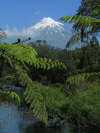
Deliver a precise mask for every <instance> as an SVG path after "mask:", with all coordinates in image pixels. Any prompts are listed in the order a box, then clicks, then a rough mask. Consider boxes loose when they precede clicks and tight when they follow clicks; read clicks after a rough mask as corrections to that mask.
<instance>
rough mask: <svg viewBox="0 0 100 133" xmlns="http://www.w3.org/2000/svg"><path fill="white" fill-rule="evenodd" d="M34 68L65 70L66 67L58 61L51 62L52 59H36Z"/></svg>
mask: <svg viewBox="0 0 100 133" xmlns="http://www.w3.org/2000/svg"><path fill="white" fill-rule="evenodd" d="M35 66H36V68H41V69H46V70H50V69H54V68H57V69H65V70H66V69H67V68H66V65H65V64H64V63H62V62H60V61H58V60H52V59H47V58H38V59H37V63H35Z"/></svg>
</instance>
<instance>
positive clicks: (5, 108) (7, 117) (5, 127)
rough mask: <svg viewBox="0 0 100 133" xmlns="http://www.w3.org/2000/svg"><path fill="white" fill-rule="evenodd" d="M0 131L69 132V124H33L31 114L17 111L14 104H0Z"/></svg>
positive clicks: (0, 132)
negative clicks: (48, 126) (42, 125)
mask: <svg viewBox="0 0 100 133" xmlns="http://www.w3.org/2000/svg"><path fill="white" fill-rule="evenodd" d="M0 133H71V129H70V128H69V124H68V123H67V124H65V125H64V126H63V127H59V128H58V127H57V128H44V127H41V126H39V125H38V124H33V119H32V116H31V114H27V113H26V112H24V111H19V110H18V108H17V106H16V105H13V104H4V103H1V104H0Z"/></svg>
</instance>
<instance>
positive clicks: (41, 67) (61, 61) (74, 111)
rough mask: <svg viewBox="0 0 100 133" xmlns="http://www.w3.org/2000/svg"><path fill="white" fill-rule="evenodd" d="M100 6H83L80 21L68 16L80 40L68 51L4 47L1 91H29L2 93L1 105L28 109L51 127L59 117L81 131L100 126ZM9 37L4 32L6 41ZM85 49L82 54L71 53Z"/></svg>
mask: <svg viewBox="0 0 100 133" xmlns="http://www.w3.org/2000/svg"><path fill="white" fill-rule="evenodd" d="M99 8H100V5H99V0H95V2H94V4H93V0H82V3H81V6H80V7H79V10H78V12H77V14H76V15H74V16H64V17H61V18H60V19H61V20H63V21H64V22H69V23H74V25H73V30H74V34H73V35H72V37H71V38H70V40H69V41H68V42H67V44H66V46H67V48H65V49H60V48H55V47H52V46H49V45H48V44H47V43H46V41H44V44H41V41H42V40H41V41H38V43H39V44H37V42H36V43H31V44H30V45H26V44H0V86H1V88H2V86H4V85H10V86H12V85H14V86H20V87H22V88H23V91H12V90H3V89H2V90H1V91H0V99H1V100H4V99H6V100H7V101H8V100H10V101H11V100H12V101H15V102H17V103H18V104H21V105H23V103H24V105H26V106H27V107H28V108H30V109H31V110H32V112H33V115H34V116H35V117H36V118H37V119H38V120H40V121H42V122H44V123H45V124H47V123H48V115H49V113H50V112H55V113H57V114H59V115H61V116H64V117H65V118H68V119H69V120H71V121H74V122H75V123H76V124H77V125H78V127H81V126H89V125H92V126H96V127H98V128H99V125H100V44H99V40H98V35H100V33H99V31H100V10H99ZM4 37H5V33H4V32H3V31H1V33H0V38H4ZM78 42H81V43H82V47H81V48H76V49H72V50H71V49H69V47H71V46H72V45H73V44H76V43H77V45H78Z"/></svg>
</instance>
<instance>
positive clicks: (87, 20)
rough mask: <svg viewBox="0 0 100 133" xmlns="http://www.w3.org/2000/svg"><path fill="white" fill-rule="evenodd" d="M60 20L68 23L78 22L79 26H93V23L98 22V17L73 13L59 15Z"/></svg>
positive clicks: (99, 21)
mask: <svg viewBox="0 0 100 133" xmlns="http://www.w3.org/2000/svg"><path fill="white" fill-rule="evenodd" d="M60 20H62V21H64V22H68V23H79V24H81V27H84V26H86V27H88V26H93V24H94V23H97V24H98V23H100V20H99V19H96V18H93V17H89V16H81V15H74V16H64V17H61V18H60Z"/></svg>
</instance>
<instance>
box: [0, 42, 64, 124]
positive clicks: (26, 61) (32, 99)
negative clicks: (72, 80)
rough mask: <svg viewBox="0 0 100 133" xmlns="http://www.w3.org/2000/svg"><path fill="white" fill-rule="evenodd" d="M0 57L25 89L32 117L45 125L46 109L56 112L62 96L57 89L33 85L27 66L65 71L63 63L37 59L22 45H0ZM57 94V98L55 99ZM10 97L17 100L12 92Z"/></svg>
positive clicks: (28, 47) (31, 50)
mask: <svg viewBox="0 0 100 133" xmlns="http://www.w3.org/2000/svg"><path fill="white" fill-rule="evenodd" d="M0 56H1V57H3V59H4V60H6V61H7V62H8V64H10V66H11V68H12V69H13V71H14V72H15V73H16V78H17V79H18V80H19V83H20V84H21V85H22V86H23V87H24V88H25V92H24V96H25V101H26V103H28V104H30V108H31V109H32V112H33V114H34V116H35V117H36V118H38V119H39V120H40V121H42V122H44V123H45V124H47V121H48V109H51V110H58V109H59V108H60V106H61V105H62V104H63V103H64V102H63V98H62V97H63V94H61V93H60V91H59V90H57V89H56V90H51V88H50V87H46V86H43V85H42V84H39V83H34V82H33V81H32V79H31V78H30V76H29V74H28V69H27V68H28V66H33V67H35V68H37V69H40V68H41V69H45V70H50V69H54V68H58V69H66V66H65V65H64V63H62V62H59V61H54V60H51V59H47V58H37V52H36V51H35V50H34V49H33V48H32V47H31V46H29V45H23V44H1V45H0ZM42 89H45V90H47V91H48V92H45V91H43V90H42ZM53 91H54V92H56V93H55V96H56V97H55V98H54V97H53V96H54V94H53ZM49 94H50V95H49ZM57 94H58V97H59V98H57ZM52 95H53V96H52ZM10 97H12V98H14V99H17V100H18V97H17V95H16V94H15V93H14V92H13V93H11V94H10ZM50 97H51V98H50Z"/></svg>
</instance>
